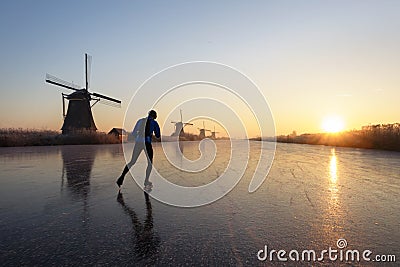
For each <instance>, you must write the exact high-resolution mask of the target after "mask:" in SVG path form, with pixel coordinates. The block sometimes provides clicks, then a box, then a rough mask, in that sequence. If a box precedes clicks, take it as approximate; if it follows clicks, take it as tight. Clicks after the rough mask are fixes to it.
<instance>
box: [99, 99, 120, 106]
mask: <svg viewBox="0 0 400 267" xmlns="http://www.w3.org/2000/svg"><path fill="white" fill-rule="evenodd" d="M97 100H99V103H100V104H103V105H106V106H110V107H114V108H120V107H121V103H115V102H113V101H110V100H107V99H103V98H97Z"/></svg>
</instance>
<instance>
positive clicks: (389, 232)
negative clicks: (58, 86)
mask: <svg viewBox="0 0 400 267" xmlns="http://www.w3.org/2000/svg"><path fill="white" fill-rule="evenodd" d="M259 145H260V143H258V142H251V146H252V149H254V148H257V146H259ZM217 147H218V146H217ZM222 147H225V149H226V146H225V145H222ZM197 148H198V146H197V144H195V143H191V142H187V143H185V144H184V148H183V149H184V154H185V156H187V157H188V158H189V159H195V158H196V157H198V155H199V153H198V150H197ZM154 150H155V153H154V154H155V166H156V167H157V168H158V169H159V170H161V172H162V173H163V175H165V177H166V178H167V179H169V180H170V181H171V182H174V183H177V184H181V185H185V186H190V185H201V184H205V183H208V182H210V181H211V180H212V179H213V177H215V173H220V172H222V171H223V163H224V162H226V161H225V160H226V157H227V156H226V155H224V154H223V153H224V152H223V151H224V150H223V149H220V150H218V151H220V152H222V155H218V154H217V159H216V162H217V163H218V164H217V165H216V166H213V167H212V168H209V169H207V170H205V171H204V172H203V173H200V174H196V175H194V176H193V177H188V178H187V179H186V176H185V175H183V174H182V173H179V172H176V171H174V168H173V167H172V166H170V165H169V164H168V163H167V161H166V159H165V157H163V156H162V155H161V154H160V153H161V147H160V144H155V149H154ZM142 161H143V158H142ZM253 161H254V155H253V157H252V158H251V162H253ZM124 163H125V161H124V157H123V151H122V147H121V146H120V145H101V146H60V147H21V148H0V205H1V206H0V236H1V242H0V263H1V265H2V266H22V265H44V266H49V265H55V266H62V265H75V266H81V265H119V266H120V265H139V266H140V265H159V266H165V265H171V266H176V265H196V266H199V265H213V266H223V265H239V266H240V265H243V266H254V265H263V264H271V262H268V261H264V262H260V261H259V260H258V259H257V253H258V251H259V250H261V249H264V246H266V245H267V246H268V248H269V249H270V250H272V249H275V250H285V251H287V252H289V251H291V250H298V251H300V252H301V251H302V250H315V251H317V253H318V254H317V256H319V252H320V251H322V250H324V249H328V248H329V247H332V248H334V249H337V248H338V247H337V240H338V239H345V240H346V241H347V246H346V249H357V250H359V251H364V250H371V251H372V255H371V256H370V258H373V257H374V255H396V256H397V262H399V261H400V153H396V152H386V151H377V150H363V149H351V148H332V147H324V146H309V145H295V144H278V145H277V150H276V155H275V160H274V163H273V166H272V168H271V171H270V173H269V176H268V178H267V179H266V181H265V182H264V183H263V185H262V186H261V187H260V188H259V189H258V190H257V191H256V192H255V193H252V194H250V193H248V190H247V189H248V185H249V182H250V179H251V175H252V172H253V171H254V168H255V164H254V163H251V164H250V165H249V167H248V169H247V170H246V173H245V176H244V178H243V179H242V180H241V181H240V183H239V184H238V185H237V186H236V187H235V188H234V189H233V190H232V191H231V192H230V193H229V194H228V195H226V196H225V197H223V198H222V199H220V200H219V201H217V202H214V203H212V204H209V205H206V206H202V207H199V208H178V207H172V206H169V205H166V204H163V203H160V202H158V201H157V200H155V199H153V198H151V197H148V196H147V195H145V194H144V193H143V191H141V189H140V188H139V187H138V186H137V185H136V184H135V183H134V181H133V180H132V179H131V177H130V175H129V174H128V175H127V177H126V180H125V183H124V186H123V189H122V190H121V192H122V194H121V195H118V194H117V192H118V190H117V188H116V185H115V180H116V178H117V177H118V176H119V174H120V173H121V171H122V168H123V166H124ZM143 166H144V165H143ZM155 186H156V182H155ZM343 263H345V262H344V261H342V262H340V261H339V260H337V261H336V262H334V263H333V264H337V265H339V264H343ZM272 264H279V265H288V266H292V265H332V262H329V260H327V259H325V260H324V261H323V262H293V261H290V260H289V261H288V262H286V263H284V262H280V263H278V260H277V258H276V255H275V257H274V260H273V263H272ZM350 264H351V265H360V266H365V265H377V266H383V265H385V266H388V265H390V264H389V263H385V264H378V263H376V262H365V261H361V262H359V263H358V262H350ZM391 265H393V266H395V265H396V263H391Z"/></svg>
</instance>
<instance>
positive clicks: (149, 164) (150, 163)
mask: <svg viewBox="0 0 400 267" xmlns="http://www.w3.org/2000/svg"><path fill="white" fill-rule="evenodd" d="M146 156H147V168H146V179H145V180H144V185H145V186H146V185H151V184H152V183H151V182H150V181H149V178H150V173H151V169H152V167H153V146H152V145H151V143H146Z"/></svg>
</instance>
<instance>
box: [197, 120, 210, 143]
mask: <svg viewBox="0 0 400 267" xmlns="http://www.w3.org/2000/svg"><path fill="white" fill-rule="evenodd" d="M197 129H199V131H200V133H199V138H200V139H204V138H206V131H207V132H211V130H208V129H206V126H205V124H204V121H203V128H197Z"/></svg>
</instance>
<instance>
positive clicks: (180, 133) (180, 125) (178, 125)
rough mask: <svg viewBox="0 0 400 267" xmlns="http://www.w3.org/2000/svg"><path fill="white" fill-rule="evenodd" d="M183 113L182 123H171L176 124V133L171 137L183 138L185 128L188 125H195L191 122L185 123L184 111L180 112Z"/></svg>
mask: <svg viewBox="0 0 400 267" xmlns="http://www.w3.org/2000/svg"><path fill="white" fill-rule="evenodd" d="M179 111H180V113H181V121H178V122H176V121H171V123H175V131H174V132H173V133H172V135H171V136H183V135H184V134H185V132H184V130H183V128H185V126H187V125H193V123H189V122H183V118H182V109H181V110H179Z"/></svg>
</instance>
